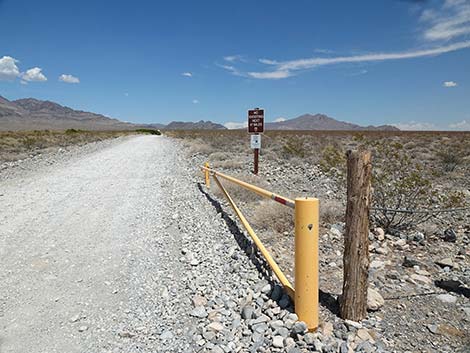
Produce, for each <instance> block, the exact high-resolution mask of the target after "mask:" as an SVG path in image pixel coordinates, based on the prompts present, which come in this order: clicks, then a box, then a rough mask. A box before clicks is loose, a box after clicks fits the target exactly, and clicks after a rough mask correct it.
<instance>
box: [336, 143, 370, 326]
mask: <svg viewBox="0 0 470 353" xmlns="http://www.w3.org/2000/svg"><path fill="white" fill-rule="evenodd" d="M347 159H348V161H347V168H348V172H347V179H348V180H347V187H348V189H347V206H346V229H345V235H344V255H343V293H342V295H341V300H340V312H341V317H342V318H343V319H349V320H353V321H359V320H362V319H364V318H365V317H366V316H367V288H368V280H367V277H368V273H369V206H370V198H371V196H370V192H371V186H370V184H371V170H372V165H371V153H370V151H348V152H347Z"/></svg>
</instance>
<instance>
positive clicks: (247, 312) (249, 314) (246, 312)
mask: <svg viewBox="0 0 470 353" xmlns="http://www.w3.org/2000/svg"><path fill="white" fill-rule="evenodd" d="M254 313H255V311H254V310H253V308H252V307H251V306H248V305H247V306H244V307H243V308H242V312H241V316H242V318H243V319H245V320H249V319H252V318H253V315H254Z"/></svg>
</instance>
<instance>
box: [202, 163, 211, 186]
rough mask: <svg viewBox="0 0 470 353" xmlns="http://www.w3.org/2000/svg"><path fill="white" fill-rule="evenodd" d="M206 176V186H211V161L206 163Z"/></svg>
mask: <svg viewBox="0 0 470 353" xmlns="http://www.w3.org/2000/svg"><path fill="white" fill-rule="evenodd" d="M204 168H205V169H204V176H205V177H206V187H207V188H208V189H210V188H211V178H210V175H209V162H206V163H204Z"/></svg>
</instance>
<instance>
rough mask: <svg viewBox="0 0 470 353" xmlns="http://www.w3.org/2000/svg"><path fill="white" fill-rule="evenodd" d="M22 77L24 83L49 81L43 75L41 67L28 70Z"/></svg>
mask: <svg viewBox="0 0 470 353" xmlns="http://www.w3.org/2000/svg"><path fill="white" fill-rule="evenodd" d="M20 76H21V80H22V82H23V83H26V82H44V81H47V77H46V76H45V75H44V74H43V73H42V69H41V68H39V67H33V68H32V69H29V70H26V72H24V73H22V74H20Z"/></svg>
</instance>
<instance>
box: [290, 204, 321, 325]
mask: <svg viewBox="0 0 470 353" xmlns="http://www.w3.org/2000/svg"><path fill="white" fill-rule="evenodd" d="M318 223H319V201H318V199H315V198H296V199H295V313H296V314H297V316H298V317H299V320H301V321H304V322H305V323H306V324H307V326H308V329H309V331H314V330H316V329H317V328H318Z"/></svg>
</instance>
